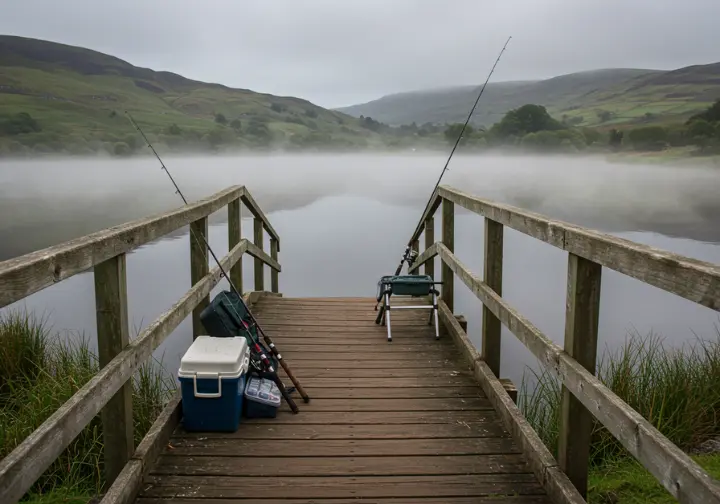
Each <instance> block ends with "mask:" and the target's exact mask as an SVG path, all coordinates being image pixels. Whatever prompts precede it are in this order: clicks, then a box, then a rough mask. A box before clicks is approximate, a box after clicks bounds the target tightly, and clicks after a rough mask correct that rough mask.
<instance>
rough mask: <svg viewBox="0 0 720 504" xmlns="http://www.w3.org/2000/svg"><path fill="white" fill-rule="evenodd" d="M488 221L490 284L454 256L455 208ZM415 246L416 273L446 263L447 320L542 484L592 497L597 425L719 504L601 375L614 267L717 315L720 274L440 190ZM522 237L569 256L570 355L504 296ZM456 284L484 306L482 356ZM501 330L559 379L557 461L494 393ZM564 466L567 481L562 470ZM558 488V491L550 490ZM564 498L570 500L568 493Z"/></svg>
mask: <svg viewBox="0 0 720 504" xmlns="http://www.w3.org/2000/svg"><path fill="white" fill-rule="evenodd" d="M441 204H442V239H441V241H438V242H436V241H435V238H434V220H433V215H434V214H435V212H436V211H437V209H438V208H439V207H440V205H441ZM456 204H457V205H460V206H461V207H463V208H465V209H467V210H469V211H471V212H474V213H476V214H478V215H482V216H484V217H485V259H484V260H485V264H484V277H483V280H481V279H480V278H478V277H477V276H475V275H474V274H473V273H472V272H471V271H469V270H468V268H467V267H466V266H465V265H464V264H463V263H462V262H460V260H459V259H458V258H457V257H456V256H455V254H454V253H453V251H454V242H455V239H454V215H455V205H456ZM421 222H424V228H423V227H419V229H418V230H417V231H416V232H415V234H414V236H413V238H412V242H413V248H415V249H416V250H418V249H419V238H420V236H421V235H422V234H423V233H424V236H425V247H426V248H425V251H424V252H423V253H422V254H420V256H419V257H418V258H417V260H416V262H415V263H414V265H413V266H412V268H411V271H417V270H418V268H419V267H420V266H422V265H423V264H424V265H425V272H426V273H427V274H430V275H433V274H434V261H432V260H431V259H433V258H434V257H435V256H439V257H440V259H441V264H442V272H441V276H442V278H441V280H442V281H443V282H444V283H443V285H442V296H441V297H442V302H441V309H440V311H441V315H443V320H444V322H445V323H446V325H448V326H449V330H450V332H451V333H452V334H453V335H454V336H455V337H457V338H460V343H461V344H462V345H463V346H464V350H465V353H466V355H467V357H468V358H469V360H470V361H471V363H472V365H473V366H474V369H475V374H476V376H477V377H478V378H479V379H480V381H481V383H483V386H484V388H485V389H486V392H488V396H489V397H490V398H491V400H493V398H494V399H495V405H496V407H498V408H499V410H500V412H501V414H502V413H503V412H504V411H505V412H508V411H509V412H510V413H508V414H512V415H514V417H513V419H512V420H513V422H514V424H513V426H514V427H513V428H514V430H515V431H517V433H519V438H520V441H521V444H522V445H523V448H525V452H526V454H527V455H528V457H529V458H530V459H531V465H532V466H533V469H534V470H535V472H536V474H537V476H538V478H539V479H540V481H541V482H543V483H546V486H550V487H554V488H555V491H551V494H553V493H554V494H557V493H558V492H560V493H562V492H563V491H564V490H563V489H562V487H563V484H562V479H563V478H564V477H565V475H566V476H567V477H568V478H569V480H570V481H571V482H572V484H573V485H574V487H575V489H573V490H577V492H579V493H580V494H581V495H582V496H583V497H584V496H585V495H586V493H587V477H588V458H589V450H590V435H591V431H592V417H593V416H594V417H595V418H596V419H597V420H599V421H600V422H601V423H602V425H604V426H605V427H606V428H607V429H608V430H609V431H610V432H611V433H612V435H613V436H615V438H617V439H618V440H619V441H620V442H621V443H622V445H623V446H624V447H625V448H626V449H627V450H628V451H629V452H630V453H631V454H632V455H633V456H634V457H635V458H636V459H637V460H638V461H639V462H640V463H642V465H643V466H645V468H647V469H648V470H649V471H650V473H652V474H653V475H654V476H655V478H657V480H658V481H659V482H660V483H662V485H663V486H664V487H665V488H666V489H667V490H668V491H669V492H670V493H671V494H672V495H673V496H674V497H676V498H677V499H678V500H679V501H680V502H689V503H698V504H699V503H711V502H712V503H720V486H718V482H717V480H715V479H713V478H712V477H710V476H709V475H708V474H707V473H706V472H705V471H704V470H703V469H702V468H701V467H700V466H698V464H696V463H695V462H694V461H693V460H692V459H691V458H690V457H689V456H688V455H686V454H685V453H684V452H683V451H682V450H680V449H679V448H678V447H677V446H675V445H674V444H672V443H671V442H670V441H669V440H668V439H667V438H666V437H665V436H663V435H662V434H661V433H660V432H659V431H658V430H657V429H655V428H654V427H653V426H652V425H651V424H650V423H649V422H648V421H647V420H646V419H645V418H643V417H642V416H641V415H640V414H638V413H637V412H636V411H635V410H633V409H632V408H631V407H630V406H628V405H627V404H626V403H625V402H623V401H622V400H621V399H620V398H619V397H618V396H617V395H616V394H614V393H613V392H612V391H610V390H609V389H608V388H607V387H606V386H604V385H603V384H602V383H601V382H600V381H599V380H598V378H597V377H596V376H595V371H596V370H595V365H596V353H597V337H598V315H599V311H600V284H601V274H602V268H603V267H607V268H611V269H613V270H616V271H619V272H621V273H624V274H625V275H628V276H630V277H633V278H636V279H639V280H641V281H643V282H645V283H647V284H650V285H653V286H655V287H659V288H661V289H664V290H666V291H668V292H672V293H674V294H677V295H678V296H681V297H683V298H686V299H689V300H691V301H694V302H695V303H698V304H701V305H703V306H706V307H709V308H711V309H713V310H716V311H720V266H717V265H714V264H710V263H706V262H702V261H698V260H695V259H690V258H687V257H682V256H679V255H677V254H672V253H669V252H665V251H662V250H658V249H655V248H652V247H648V246H645V245H640V244H637V243H633V242H630V241H628V240H624V239H621V238H616V237H613V236H610V235H607V234H604V233H600V232H596V231H592V230H589V229H585V228H582V227H579V226H575V225H572V224H568V223H565V222H560V221H556V220H551V219H548V218H546V217H544V216H541V215H538V214H535V213H532V212H528V211H525V210H522V209H519V208H515V207H512V206H509V205H504V204H499V203H494V202H491V201H487V200H483V199H480V198H477V197H475V196H472V195H470V194H467V193H464V192H462V191H459V190H457V189H454V188H451V187H448V186H440V187H439V188H438V189H437V191H436V192H435V193H434V195H433V197H432V199H431V204H430V206H428V209H427V211H426V212H425V214H424V215H423V216H422V220H421ZM504 226H507V227H510V228H512V229H515V230H517V231H520V232H522V233H524V234H526V235H529V236H532V237H533V238H536V239H538V240H541V241H544V242H546V243H549V244H551V245H553V246H555V247H558V248H560V249H563V250H566V251H567V252H568V274H567V305H566V319H565V345H564V348H561V347H560V346H558V345H556V344H555V343H554V342H553V341H552V340H550V339H549V338H548V337H547V336H546V335H544V334H543V333H542V332H541V331H540V330H539V329H538V328H536V327H535V326H534V325H533V324H532V323H531V322H530V321H529V320H527V319H525V318H524V317H523V316H522V315H521V314H520V313H518V312H517V311H516V310H514V309H513V308H512V307H511V306H510V305H509V304H508V303H507V301H505V300H504V299H503V298H502V264H503V229H504ZM455 275H457V277H458V278H459V279H460V280H461V281H462V282H463V283H464V284H465V285H466V286H467V287H468V288H469V289H470V290H471V291H472V292H473V293H474V294H475V296H477V298H478V299H479V300H480V301H481V302H482V304H483V317H482V348H481V350H480V352H479V353H478V352H477V350H476V349H475V348H474V347H473V346H472V344H471V343H470V342H469V339H467V335H466V334H465V333H464V331H463V330H462V328H461V327H460V326H459V325H458V324H457V322H456V321H455V320H454V318H453V317H452V310H453V282H454V276H455ZM501 324H504V325H505V326H506V327H508V329H510V331H511V332H512V333H513V334H515V336H517V337H518V338H519V339H520V341H522V343H523V344H524V345H525V346H526V347H527V348H528V349H529V350H530V351H531V352H532V353H533V354H534V355H535V356H536V357H537V358H538V359H539V360H540V362H542V363H543V365H544V366H545V367H546V368H548V369H549V370H550V371H552V372H553V373H554V375H555V376H557V377H558V378H559V379H560V380H561V381H562V406H561V411H562V413H561V421H560V435H559V446H558V459H557V463H556V462H555V461H554V457H552V456H551V455H550V454H549V452H548V451H547V450H546V449H545V448H544V447H543V446H542V443H540V441H539V438H538V436H537V434H536V433H535V432H534V431H532V429H530V428H529V425H528V424H527V422H526V421H525V420H524V419H522V418H519V417H518V410H517V408H515V407H514V406H513V405H512V404H511V405H508V404H506V403H504V404H500V402H502V401H504V398H501V397H499V396H497V394H496V393H495V392H497V391H502V390H503V389H502V387H499V388H498V386H497V385H498V382H497V380H498V378H499V377H500V330H501ZM555 466H557V468H559V470H560V473H558V472H557V471H555V469H556V467H555ZM551 490H552V488H551ZM566 493H567V492H566Z"/></svg>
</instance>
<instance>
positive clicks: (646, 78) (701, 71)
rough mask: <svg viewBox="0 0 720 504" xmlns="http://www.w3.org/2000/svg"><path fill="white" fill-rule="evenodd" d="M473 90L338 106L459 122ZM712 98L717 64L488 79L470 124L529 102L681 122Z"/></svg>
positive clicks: (569, 113)
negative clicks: (537, 78) (515, 79)
mask: <svg viewBox="0 0 720 504" xmlns="http://www.w3.org/2000/svg"><path fill="white" fill-rule="evenodd" d="M479 89H480V88H479V87H478V86H464V87H456V88H449V89H441V90H427V91H414V92H410V93H398V94H393V95H388V96H384V97H382V98H380V99H378V100H374V101H371V102H368V103H363V104H359V105H353V106H350V107H343V108H339V109H337V110H338V111H340V112H344V113H347V114H350V115H353V116H357V117H359V116H360V115H364V116H370V117H372V118H373V119H375V120H378V121H381V122H385V123H388V124H393V125H396V124H408V123H412V122H415V123H417V124H423V123H425V122H433V123H452V122H462V121H464V120H465V118H466V117H467V113H468V111H469V110H470V107H471V106H472V103H473V102H474V100H475V97H476V96H477V93H478V91H479ZM718 97H720V63H716V64H711V65H697V66H692V67H687V68H681V69H678V70H672V71H660V70H646V69H623V68H620V69H604V70H595V71H588V72H579V73H573V74H568V75H562V76H558V77H554V78H551V79H546V80H541V81H526V82H499V83H490V84H488V86H487V88H486V89H485V94H484V95H483V97H482V101H481V104H480V105H478V109H477V110H476V112H475V114H474V115H473V123H474V124H476V125H483V126H490V125H491V124H493V123H495V122H497V121H499V120H500V119H501V118H502V116H503V115H504V114H505V113H506V112H508V111H509V110H510V109H513V108H517V107H520V106H522V105H524V104H527V103H534V104H538V105H544V106H545V107H546V108H547V109H548V111H549V112H550V113H551V114H552V115H553V116H555V117H558V118H560V117H561V116H563V115H565V116H566V117H567V118H568V119H572V118H576V119H575V121H576V124H583V125H600V124H608V125H609V124H618V123H623V122H632V121H637V120H641V119H642V120H666V119H671V120H672V119H682V118H685V117H688V116H689V115H691V114H692V113H694V112H697V111H699V110H702V109H704V108H706V107H708V106H709V105H710V104H711V103H712V102H713V101H714V100H715V99H717V98H718ZM646 114H650V115H649V116H646Z"/></svg>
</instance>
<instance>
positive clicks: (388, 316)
mask: <svg viewBox="0 0 720 504" xmlns="http://www.w3.org/2000/svg"><path fill="white" fill-rule="evenodd" d="M385 304H386V305H387V308H386V309H385V317H387V330H388V331H387V340H388V342H391V341H392V333H391V332H390V296H389V295H388V294H385Z"/></svg>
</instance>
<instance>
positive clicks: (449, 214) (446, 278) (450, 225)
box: [441, 198, 455, 312]
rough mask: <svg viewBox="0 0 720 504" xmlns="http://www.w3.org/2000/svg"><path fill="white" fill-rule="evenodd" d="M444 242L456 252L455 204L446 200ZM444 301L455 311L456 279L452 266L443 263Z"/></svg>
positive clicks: (443, 207) (444, 201) (443, 228)
mask: <svg viewBox="0 0 720 504" xmlns="http://www.w3.org/2000/svg"><path fill="white" fill-rule="evenodd" d="M442 242H443V244H444V245H445V246H446V247H447V248H448V250H450V252H455V203H453V202H452V201H450V200H447V199H444V198H443V201H442ZM441 272H442V277H441V281H442V282H443V285H442V299H443V301H445V304H446V305H447V306H448V308H450V311H451V312H452V311H453V308H454V304H455V303H454V302H453V285H454V280H455V279H454V278H453V272H452V270H451V269H450V266H448V265H447V264H445V262H444V261H443V262H442V268H441Z"/></svg>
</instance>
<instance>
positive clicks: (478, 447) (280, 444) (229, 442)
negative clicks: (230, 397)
mask: <svg viewBox="0 0 720 504" xmlns="http://www.w3.org/2000/svg"><path fill="white" fill-rule="evenodd" d="M172 447H173V448H172V450H167V451H166V452H165V456H166V457H168V458H169V457H193V458H197V457H254V456H255V455H257V454H259V453H267V454H272V456H273V457H297V456H298V455H304V456H310V457H389V456H392V457H414V456H425V455H438V456H445V455H506V454H507V455H509V454H514V453H519V451H518V448H517V446H516V445H515V442H514V441H513V440H512V439H510V438H509V437H496V438H462V439H379V440H378V439H324V440H322V441H316V440H314V439H310V440H306V439H282V440H275V439H271V440H267V439H266V440H262V441H260V440H252V439H227V438H226V439H209V438H201V439H189V438H175V439H173V442H172ZM170 463H171V462H170Z"/></svg>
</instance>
